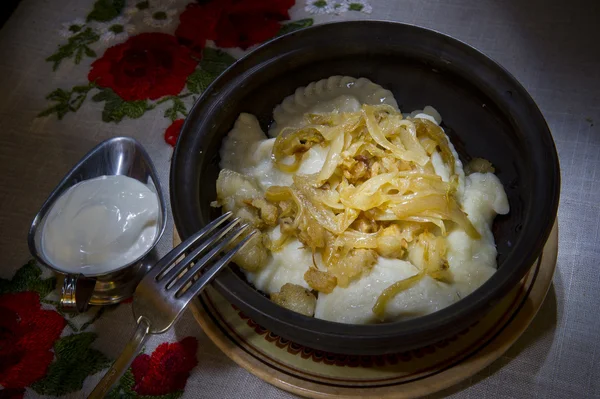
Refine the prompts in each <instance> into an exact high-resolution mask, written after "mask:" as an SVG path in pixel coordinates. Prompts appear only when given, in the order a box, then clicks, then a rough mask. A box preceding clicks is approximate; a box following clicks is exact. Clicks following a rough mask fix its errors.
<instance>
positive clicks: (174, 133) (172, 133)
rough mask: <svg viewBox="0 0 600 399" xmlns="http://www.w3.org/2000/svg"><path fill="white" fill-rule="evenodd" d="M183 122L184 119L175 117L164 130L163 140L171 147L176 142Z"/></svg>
mask: <svg viewBox="0 0 600 399" xmlns="http://www.w3.org/2000/svg"><path fill="white" fill-rule="evenodd" d="M183 122H185V119H177V120H176V121H175V122H173V123H171V126H169V127H168V128H167V130H166V131H165V142H166V143H167V144H168V145H170V146H171V147H175V144H177V139H178V138H179V133H180V132H181V128H182V127H183Z"/></svg>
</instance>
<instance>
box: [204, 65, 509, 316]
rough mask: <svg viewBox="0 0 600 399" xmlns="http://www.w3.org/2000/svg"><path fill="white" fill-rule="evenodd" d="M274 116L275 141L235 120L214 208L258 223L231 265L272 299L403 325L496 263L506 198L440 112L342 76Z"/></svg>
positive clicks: (464, 290)
mask: <svg viewBox="0 0 600 399" xmlns="http://www.w3.org/2000/svg"><path fill="white" fill-rule="evenodd" d="M273 119H274V123H273V125H272V126H271V127H270V129H269V134H270V135H271V136H274V138H267V136H266V135H265V133H264V132H263V131H262V130H261V128H260V125H259V123H258V121H257V119H256V117H254V116H253V115H249V114H241V115H240V116H239V118H238V119H237V121H236V123H235V126H234V128H233V129H232V130H231V132H229V134H228V135H227V137H226V139H225V140H224V142H223V145H222V148H221V165H220V166H221V169H222V170H221V172H220V174H219V178H218V180H217V200H216V201H215V202H214V203H213V206H217V207H222V210H223V211H233V212H234V213H235V214H236V216H239V217H241V218H242V219H244V220H246V221H247V222H249V223H251V224H252V226H253V227H254V228H255V230H258V231H259V233H260V234H257V235H256V236H255V237H254V238H253V239H252V240H251V242H250V243H249V245H248V246H247V247H246V248H245V250H244V251H243V252H242V253H239V254H238V255H236V257H235V258H234V261H235V262H236V264H237V265H239V266H240V267H241V268H242V270H243V271H244V273H245V275H246V277H247V279H248V281H249V282H250V283H252V284H253V285H254V286H255V287H256V288H257V289H258V290H260V291H262V292H264V293H265V294H267V295H269V296H270V298H271V300H273V301H274V302H275V303H277V304H279V305H281V306H284V307H286V308H288V309H291V310H294V311H296V312H299V313H302V314H305V315H308V316H313V315H314V316H315V317H317V318H320V319H324V320H330V321H337V322H343V323H352V324H368V323H377V322H386V321H394V320H400V319H406V318H412V317H417V316H421V315H425V314H429V313H432V312H435V311H437V310H439V309H441V308H444V307H446V306H448V305H450V304H452V303H454V302H456V301H458V300H460V299H461V298H463V297H465V296H466V295H468V294H469V293H471V292H472V291H473V290H475V289H476V288H477V287H479V286H480V285H481V284H483V283H484V282H485V281H486V280H487V279H488V278H489V277H490V276H491V275H492V274H493V273H494V272H495V271H496V267H497V265H496V255H497V252H496V246H495V243H494V236H493V234H492V232H491V226H492V223H493V220H494V217H495V216H496V214H506V213H508V211H509V206H508V200H507V197H506V193H505V192H504V188H503V187H502V184H501V183H500V180H499V179H498V178H497V177H496V176H495V175H494V173H493V172H494V169H493V166H492V165H491V164H490V163H489V162H488V161H486V160H483V159H474V160H473V161H471V162H470V163H469V164H468V165H467V167H466V168H463V164H462V162H461V161H460V159H459V157H458V154H457V153H456V151H455V149H454V147H453V145H452V143H451V142H450V140H449V138H448V136H447V135H446V134H445V133H444V130H443V129H442V128H441V127H440V126H439V125H440V123H441V116H440V114H439V113H438V112H437V111H436V110H435V109H434V108H432V107H429V106H428V107H425V108H424V109H423V110H418V111H415V112H413V113H411V114H404V115H403V114H402V113H401V112H400V110H399V109H398V106H397V102H396V100H395V99H394V97H393V95H392V93H391V92H390V91H388V90H386V89H384V88H382V87H381V86H379V85H377V84H375V83H373V82H371V81H369V80H367V79H364V78H360V79H354V78H350V77H340V76H334V77H331V78H329V79H325V80H321V81H319V82H314V83H311V84H310V85H308V86H307V87H303V88H299V89H298V90H297V91H296V93H295V94H294V95H292V96H290V97H288V98H286V99H284V101H283V102H282V104H281V105H279V106H277V107H276V108H275V110H274V112H273ZM465 169H466V172H467V173H466V174H465Z"/></svg>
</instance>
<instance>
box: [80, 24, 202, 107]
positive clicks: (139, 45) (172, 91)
mask: <svg viewBox="0 0 600 399" xmlns="http://www.w3.org/2000/svg"><path fill="white" fill-rule="evenodd" d="M197 64H198V60H197V59H195V58H193V57H192V53H191V51H190V50H189V49H188V48H187V47H185V46H182V45H181V44H179V43H178V42H177V39H176V38H175V37H174V36H171V35H167V34H165V33H142V34H140V35H137V36H134V37H132V38H130V39H129V40H128V41H127V42H125V43H123V44H118V45H116V46H113V47H110V48H109V49H108V50H106V52H105V53H104V55H103V56H102V58H100V59H98V60H96V61H94V63H93V64H92V69H91V70H90V73H89V75H88V79H89V80H90V82H94V83H95V84H96V85H98V86H100V87H105V88H109V89H111V90H113V91H114V92H115V93H116V94H117V95H118V96H119V97H121V98H122V99H123V100H125V101H135V100H146V99H151V100H156V99H158V98H160V97H163V96H169V95H177V94H179V92H180V91H181V90H182V89H183V88H184V86H185V82H186V79H187V77H188V76H189V75H190V74H191V73H192V72H193V71H194V69H196V65H197Z"/></svg>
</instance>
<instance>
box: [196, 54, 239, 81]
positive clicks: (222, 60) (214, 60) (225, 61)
mask: <svg viewBox="0 0 600 399" xmlns="http://www.w3.org/2000/svg"><path fill="white" fill-rule="evenodd" d="M236 61H237V60H236V59H235V58H233V57H232V56H230V55H229V54H227V53H225V52H223V51H221V50H218V49H214V48H205V49H204V50H203V51H202V60H201V61H200V68H201V69H204V70H205V71H206V72H210V73H212V74H214V75H217V76H218V75H220V74H221V73H223V71H225V70H226V69H227V68H229V66H230V65H231V64H233V63H234V62H236Z"/></svg>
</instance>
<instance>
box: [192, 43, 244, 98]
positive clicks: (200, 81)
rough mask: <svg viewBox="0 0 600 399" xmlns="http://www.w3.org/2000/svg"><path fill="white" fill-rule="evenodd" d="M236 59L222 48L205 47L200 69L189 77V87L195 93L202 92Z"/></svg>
mask: <svg viewBox="0 0 600 399" xmlns="http://www.w3.org/2000/svg"><path fill="white" fill-rule="evenodd" d="M235 61H237V60H236V59H235V58H234V57H232V56H230V55H229V54H227V53H225V52H223V51H221V50H218V49H214V48H205V49H204V50H203V52H202V60H201V61H200V64H199V65H198V69H196V70H195V71H194V72H193V73H192V74H191V75H190V76H188V78H187V89H188V90H189V91H191V92H192V93H195V94H200V93H202V92H203V91H204V90H206V88H207V87H208V86H209V85H210V84H211V83H212V81H213V80H215V79H216V78H217V77H218V76H219V75H220V74H221V73H223V71H225V70H226V69H227V68H229V66H230V65H232V64H233V63H234V62H235Z"/></svg>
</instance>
